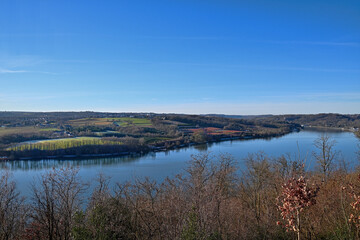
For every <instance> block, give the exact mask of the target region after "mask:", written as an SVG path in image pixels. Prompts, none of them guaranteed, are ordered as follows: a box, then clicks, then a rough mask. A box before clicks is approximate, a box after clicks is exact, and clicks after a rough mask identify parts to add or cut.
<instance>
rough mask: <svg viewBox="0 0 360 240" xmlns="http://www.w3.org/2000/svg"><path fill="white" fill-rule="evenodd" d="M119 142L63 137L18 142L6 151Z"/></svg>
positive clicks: (118, 143)
mask: <svg viewBox="0 0 360 240" xmlns="http://www.w3.org/2000/svg"><path fill="white" fill-rule="evenodd" d="M121 144H122V143H121V142H116V141H108V140H103V139H101V138H97V137H78V138H67V139H66V138H65V139H52V140H44V141H39V142H35V143H26V144H20V145H18V146H15V147H11V148H8V149H7V150H8V151H26V150H34V149H38V150H50V151H52V150H58V149H66V148H72V147H81V146H89V145H121Z"/></svg>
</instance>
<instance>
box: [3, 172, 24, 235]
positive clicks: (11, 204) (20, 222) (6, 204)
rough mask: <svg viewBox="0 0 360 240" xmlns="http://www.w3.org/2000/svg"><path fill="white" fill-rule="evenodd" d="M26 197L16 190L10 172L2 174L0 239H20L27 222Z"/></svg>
mask: <svg viewBox="0 0 360 240" xmlns="http://www.w3.org/2000/svg"><path fill="white" fill-rule="evenodd" d="M26 217H27V211H26V207H25V205H24V198H21V197H20V196H19V193H18V192H17V191H16V184H15V182H13V181H11V179H10V175H9V172H7V171H4V172H2V173H1V174H0V239H1V240H3V239H4V240H5V239H19V238H20V237H21V233H22V232H23V230H24V227H25V223H26Z"/></svg>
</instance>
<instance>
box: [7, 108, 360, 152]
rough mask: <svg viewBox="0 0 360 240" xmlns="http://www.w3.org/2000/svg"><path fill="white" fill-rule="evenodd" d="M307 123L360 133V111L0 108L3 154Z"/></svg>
mask: <svg viewBox="0 0 360 240" xmlns="http://www.w3.org/2000/svg"><path fill="white" fill-rule="evenodd" d="M301 125H303V126H312V127H332V128H341V129H346V130H352V131H354V132H356V134H357V135H359V131H358V128H359V127H360V115H340V114H317V115H279V116H272V115H265V116H228V117H227V116H218V115H209V116H201V115H181V114H153V113H100V112H50V113H32V112H30V113H29V112H0V157H2V158H3V159H5V158H6V159H19V158H46V157H76V156H85V155H86V156H89V155H94V156H108V155H109V156H110V155H122V154H128V153H131V152H136V153H140V152H148V151H160V150H166V149H172V148H176V147H184V146H188V145H190V144H196V143H204V142H211V141H221V140H225V139H241V138H266V137H274V136H281V135H284V134H286V133H289V132H291V131H294V130H299V129H300V128H301ZM46 139H47V140H49V141H45V140H46ZM36 140H41V142H36ZM50 140H51V141H50ZM55 140H56V141H55ZM29 141H30V142H29Z"/></svg>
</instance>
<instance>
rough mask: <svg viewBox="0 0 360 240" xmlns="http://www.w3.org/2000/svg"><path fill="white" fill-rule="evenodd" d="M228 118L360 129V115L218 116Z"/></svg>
mask: <svg viewBox="0 0 360 240" xmlns="http://www.w3.org/2000/svg"><path fill="white" fill-rule="evenodd" d="M217 116H222V117H227V118H240V119H253V120H254V119H256V120H264V121H270V122H271V121H274V122H279V121H285V122H290V123H296V124H301V125H305V126H313V127H331V128H346V129H353V128H360V114H336V113H321V114H286V115H258V116H256V115H254V116H248V115H217Z"/></svg>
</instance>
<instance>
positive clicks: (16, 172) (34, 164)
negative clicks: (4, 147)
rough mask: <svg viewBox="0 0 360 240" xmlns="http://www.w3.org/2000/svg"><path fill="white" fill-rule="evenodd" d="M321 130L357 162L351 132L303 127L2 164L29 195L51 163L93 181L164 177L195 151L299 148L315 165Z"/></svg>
mask: <svg viewBox="0 0 360 240" xmlns="http://www.w3.org/2000/svg"><path fill="white" fill-rule="evenodd" d="M322 133H327V134H328V135H329V136H331V137H332V138H333V139H335V140H336V142H337V144H336V150H339V151H341V153H340V156H339V157H341V158H344V159H346V160H347V161H348V162H349V163H350V165H349V166H350V168H353V167H354V166H355V165H357V155H356V151H358V146H357V145H358V144H359V143H360V142H359V140H358V139H357V138H356V137H355V136H354V134H353V133H350V132H341V131H319V130H302V131H300V132H294V133H290V134H288V135H285V136H283V137H280V138H272V139H269V140H265V139H254V140H236V141H226V142H219V143H211V144H204V145H197V146H192V147H188V148H183V149H178V150H172V151H168V152H158V153H151V154H148V155H145V156H132V157H130V156H126V157H116V158H104V159H87V160H86V159H85V160H63V161H61V160H41V161H13V162H8V163H1V165H0V168H2V169H4V168H7V169H10V171H11V173H12V175H13V178H14V179H15V180H16V182H17V186H18V188H19V190H20V191H21V192H22V193H23V194H24V195H28V194H29V192H30V189H29V188H30V183H31V182H33V181H34V179H36V178H37V177H38V176H40V175H41V174H43V173H45V172H46V171H49V169H51V168H52V167H61V166H66V165H71V166H77V167H79V169H80V170H79V175H80V177H81V178H82V179H83V180H84V181H87V182H91V181H93V180H94V178H95V177H96V176H97V175H98V174H99V173H104V174H106V175H107V176H110V177H111V179H112V183H114V182H123V181H127V180H130V181H132V180H134V179H135V178H137V177H145V176H149V177H151V178H154V179H156V180H159V181H161V180H162V179H164V178H165V177H166V176H174V175H176V174H178V173H181V172H182V171H183V170H184V169H185V168H186V166H187V165H186V164H187V162H188V161H189V159H190V158H191V155H193V154H199V153H203V152H210V153H212V154H214V155H218V154H220V153H229V154H231V155H232V156H234V158H235V159H236V160H237V161H238V162H239V167H240V168H242V167H244V166H245V163H244V158H245V157H246V156H247V155H248V154H249V153H256V152H259V151H263V152H265V153H267V154H268V155H269V156H271V157H278V156H281V155H283V154H287V153H288V154H292V155H294V154H296V153H298V152H299V150H298V146H299V149H300V154H301V156H302V157H307V167H308V168H309V169H312V168H313V167H314V164H315V162H314V159H313V157H312V152H313V151H315V150H316V149H315V148H314V147H313V142H314V140H315V139H316V138H318V137H319V136H320V135H321V134H322Z"/></svg>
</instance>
